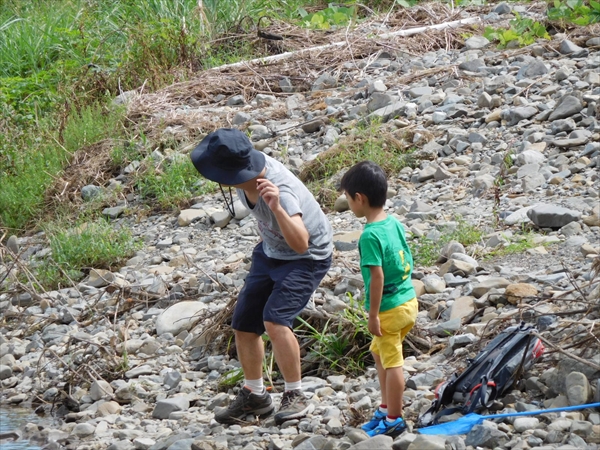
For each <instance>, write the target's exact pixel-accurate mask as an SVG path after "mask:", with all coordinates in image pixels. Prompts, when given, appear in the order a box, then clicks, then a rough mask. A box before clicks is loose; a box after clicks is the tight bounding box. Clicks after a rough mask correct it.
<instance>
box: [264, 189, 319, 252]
mask: <svg viewBox="0 0 600 450" xmlns="http://www.w3.org/2000/svg"><path fill="white" fill-rule="evenodd" d="M257 187H258V192H259V195H260V196H261V197H262V198H263V200H264V201H265V203H266V204H267V206H268V207H269V208H270V209H271V211H273V214H274V215H275V219H276V220H277V224H278V225H279V229H280V230H281V234H282V235H283V238H284V239H285V242H287V244H288V245H289V246H290V248H291V249H292V250H294V251H295V252H296V253H298V254H303V253H306V251H307V250H308V230H307V229H306V227H305V226H304V222H303V221H302V216H301V215H300V214H294V215H293V216H291V217H290V216H289V215H288V213H287V212H286V211H285V209H283V208H282V206H281V204H280V203H279V188H278V187H277V186H275V185H274V184H273V183H271V182H270V181H269V180H267V179H266V178H260V179H258V181H257Z"/></svg>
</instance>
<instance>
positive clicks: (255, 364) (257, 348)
mask: <svg viewBox="0 0 600 450" xmlns="http://www.w3.org/2000/svg"><path fill="white" fill-rule="evenodd" d="M235 347H236V349H237V354H238V358H239V360H240V363H241V364H242V370H243V371H244V377H245V378H246V379H247V380H258V379H259V378H262V363H263V358H264V356H265V348H264V345H263V342H262V338H261V337H260V336H259V335H258V334H256V333H248V332H246V331H237V330H235Z"/></svg>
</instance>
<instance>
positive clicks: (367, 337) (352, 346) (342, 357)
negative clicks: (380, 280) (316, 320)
mask: <svg viewBox="0 0 600 450" xmlns="http://www.w3.org/2000/svg"><path fill="white" fill-rule="evenodd" d="M348 296H349V300H350V306H349V308H347V309H345V310H344V311H343V313H342V314H341V316H340V317H339V318H336V319H338V320H336V321H335V323H334V322H332V321H331V320H328V321H326V322H325V324H324V325H323V326H321V327H319V328H318V329H317V327H316V326H313V325H311V324H310V323H309V322H308V321H306V320H304V319H302V318H298V320H299V321H300V323H301V325H300V327H298V329H297V330H296V333H298V335H299V336H300V339H301V340H302V339H308V340H309V341H310V342H311V344H310V345H309V346H308V347H309V348H310V352H309V354H308V355H307V356H306V358H305V362H307V363H309V364H312V365H316V366H317V373H318V374H319V376H323V375H326V374H330V373H340V372H342V373H346V374H349V375H358V374H361V373H363V372H364V370H365V367H366V366H367V365H368V364H372V363H373V359H372V357H371V353H370V350H369V345H370V342H371V334H370V333H369V327H368V324H367V313H366V311H365V310H364V308H362V307H361V306H360V305H359V304H358V303H357V302H356V301H355V300H354V299H353V297H352V296H351V295H350V294H348Z"/></svg>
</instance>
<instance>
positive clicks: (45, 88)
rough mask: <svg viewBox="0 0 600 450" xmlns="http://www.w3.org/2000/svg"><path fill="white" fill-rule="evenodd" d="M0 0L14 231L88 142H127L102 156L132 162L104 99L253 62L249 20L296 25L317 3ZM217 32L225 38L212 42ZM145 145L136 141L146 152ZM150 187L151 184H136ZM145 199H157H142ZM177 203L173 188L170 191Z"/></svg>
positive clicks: (0, 100) (25, 225)
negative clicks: (303, 8)
mask: <svg viewBox="0 0 600 450" xmlns="http://www.w3.org/2000/svg"><path fill="white" fill-rule="evenodd" d="M202 3H203V5H204V8H203V10H201V11H200V10H199V9H198V2H197V0H149V1H144V2H130V1H124V0H116V1H112V2H107V1H102V0H55V1H50V0H40V1H36V2H23V1H17V0H3V1H2V2H1V4H2V7H0V61H2V64H0V135H1V136H2V137H3V139H0V179H1V180H2V182H1V183H0V227H2V228H7V229H9V230H11V231H12V232H17V233H23V232H25V231H27V230H31V229H32V228H33V227H35V226H36V224H37V220H38V219H39V218H40V217H43V216H44V214H43V212H44V211H43V210H44V207H45V201H44V195H45V192H46V190H47V189H48V187H49V186H51V184H52V182H53V180H54V178H56V177H57V176H59V174H60V172H61V170H63V168H64V167H65V166H66V165H67V164H68V163H69V159H70V156H71V154H72V153H74V152H75V151H77V150H79V148H81V147H82V146H86V145H90V144H94V142H96V141H97V140H102V139H106V138H111V139H115V138H119V139H124V140H125V141H129V142H132V145H131V146H129V147H122V148H116V149H115V150H114V151H113V153H112V158H113V162H114V163H115V165H116V167H118V165H119V164H127V163H128V162H131V161H132V160H133V159H138V158H136V155H135V154H133V153H134V152H136V151H138V145H137V144H138V143H137V140H138V138H140V136H138V135H137V134H136V130H134V126H132V124H131V123H128V124H127V126H125V124H124V123H123V121H122V119H123V115H122V113H119V112H115V111H112V110H109V109H108V104H109V102H110V101H111V99H112V98H114V97H115V96H116V95H118V94H119V93H121V92H122V91H127V90H130V89H136V88H139V87H140V86H142V85H143V86H144V89H145V91H146V92H148V91H152V90H153V89H158V88H160V87H163V86H166V85H168V84H171V83H172V82H174V81H182V80H185V79H187V78H188V77H189V76H191V75H193V73H194V72H195V71H197V70H199V69H202V68H208V67H213V66H217V65H221V64H226V63H231V62H236V61H239V60H242V59H247V58H252V57H255V56H261V55H262V54H261V53H260V52H261V51H263V50H260V49H258V48H255V47H253V46H252V45H251V44H250V40H248V39H240V38H236V37H235V36H237V35H239V34H243V33H250V34H254V33H255V29H256V24H257V21H258V19H259V18H260V17H262V16H265V17H266V19H267V20H263V21H262V22H261V26H264V25H266V24H268V22H269V21H272V20H273V19H279V18H282V19H287V20H295V21H298V22H299V21H300V20H301V15H300V13H299V8H300V7H301V6H310V5H319V4H320V5H325V4H326V2H322V1H318V0H287V1H280V0H232V1H228V2H223V1H218V0H204V1H203V2H202ZM222 33H225V34H226V35H227V36H229V38H227V39H225V40H218V41H217V40H215V38H220V37H222ZM150 144H151V143H145V142H144V144H143V147H144V148H145V147H146V145H148V146H150ZM142 185H146V186H147V185H152V181H149V182H145V181H143V182H142ZM157 190H158V189H157V188H155V187H153V186H151V187H149V188H148V189H146V191H145V193H146V194H149V196H148V198H150V199H154V198H161V202H162V203H168V201H167V200H166V199H165V200H162V195H159V193H156V194H154V193H152V191H157ZM169 191H174V192H175V194H176V198H175V199H174V201H176V202H178V201H180V197H179V195H180V192H181V191H180V190H179V189H177V188H175V189H173V186H170V187H169V188H167V189H165V193H166V192H169Z"/></svg>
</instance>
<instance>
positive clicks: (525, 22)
mask: <svg viewBox="0 0 600 450" xmlns="http://www.w3.org/2000/svg"><path fill="white" fill-rule="evenodd" d="M514 14H515V18H514V19H512V20H511V21H510V22H509V24H510V28H508V29H502V28H497V29H494V28H492V27H486V28H485V32H484V34H483V35H484V36H485V37H486V38H487V39H489V40H490V41H492V42H494V41H497V42H498V47H500V48H505V47H507V46H509V45H511V43H513V42H515V43H517V44H518V45H519V47H524V46H526V45H531V44H533V43H534V42H536V41H537V40H538V39H550V35H549V34H548V31H547V30H546V27H545V26H544V25H543V24H542V23H540V22H536V21H534V20H533V19H530V18H527V17H521V15H520V14H519V13H518V12H516V11H515V12H514Z"/></svg>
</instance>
